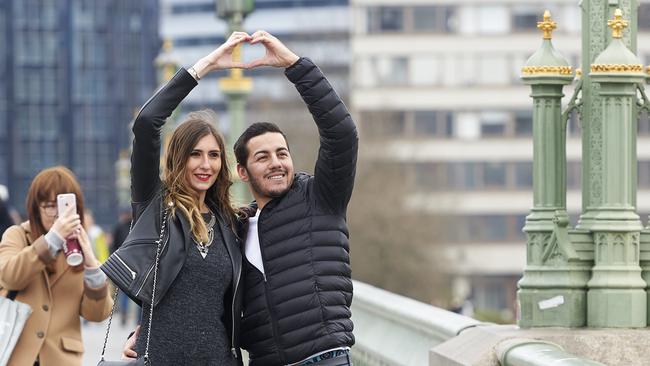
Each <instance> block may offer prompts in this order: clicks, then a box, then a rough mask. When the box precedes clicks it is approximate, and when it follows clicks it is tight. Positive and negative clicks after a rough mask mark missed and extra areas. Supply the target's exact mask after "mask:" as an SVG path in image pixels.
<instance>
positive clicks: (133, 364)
mask: <svg viewBox="0 0 650 366" xmlns="http://www.w3.org/2000/svg"><path fill="white" fill-rule="evenodd" d="M167 213H168V209H165V210H164V211H163V219H162V224H161V227H160V237H159V238H158V241H156V264H155V265H154V270H153V289H152V290H151V307H150V308H149V326H148V327H147V346H146V347H145V351H144V356H142V357H138V358H137V359H135V360H125V361H106V360H105V359H104V354H105V353H106V344H107V343H108V334H109V333H110V330H111V322H112V321H113V313H115V306H116V304H117V293H118V292H119V291H120V289H119V288H118V287H117V286H116V287H115V293H114V294H113V308H112V309H111V316H110V317H109V318H108V325H107V326H106V337H105V338H104V347H103V348H102V358H101V359H100V360H99V362H98V363H97V366H151V362H150V360H149V340H150V339H151V321H152V320H153V305H154V298H155V295H156V279H157V277H158V261H159V260H160V248H161V246H162V242H163V235H164V234H165V224H166V223H167Z"/></svg>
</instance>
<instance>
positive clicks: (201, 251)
mask: <svg viewBox="0 0 650 366" xmlns="http://www.w3.org/2000/svg"><path fill="white" fill-rule="evenodd" d="M196 249H198V250H199V254H201V257H203V259H205V257H207V255H208V248H203V247H201V246H199V245H197V246H196Z"/></svg>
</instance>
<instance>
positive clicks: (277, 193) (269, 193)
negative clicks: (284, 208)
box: [246, 170, 291, 198]
mask: <svg viewBox="0 0 650 366" xmlns="http://www.w3.org/2000/svg"><path fill="white" fill-rule="evenodd" d="M246 172H247V173H248V176H249V177H251V179H250V181H249V182H250V185H251V188H252V189H253V192H255V193H257V194H258V195H259V196H264V197H269V198H278V197H282V196H283V195H284V194H285V193H287V192H288V191H289V188H291V184H287V187H286V188H284V189H276V190H266V191H265V190H264V188H263V187H262V182H261V180H264V179H266V178H263V177H262V178H261V179H259V180H258V179H256V178H253V176H252V175H251V174H250V172H249V171H248V170H246ZM285 174H287V173H286V172H285Z"/></svg>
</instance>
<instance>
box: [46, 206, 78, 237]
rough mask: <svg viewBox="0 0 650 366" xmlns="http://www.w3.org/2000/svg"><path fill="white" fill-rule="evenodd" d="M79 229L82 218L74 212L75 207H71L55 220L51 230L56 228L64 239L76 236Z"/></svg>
mask: <svg viewBox="0 0 650 366" xmlns="http://www.w3.org/2000/svg"><path fill="white" fill-rule="evenodd" d="M79 229H81V218H80V217H79V215H78V214H77V213H76V212H74V207H70V208H68V210H67V211H66V212H64V214H63V215H61V216H59V217H58V218H57V219H56V220H55V221H54V224H52V228H51V229H50V230H54V231H55V232H56V233H57V234H59V236H60V237H61V238H62V239H63V240H66V239H68V238H75V237H76V236H77V233H78V232H79Z"/></svg>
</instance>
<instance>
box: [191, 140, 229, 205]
mask: <svg viewBox="0 0 650 366" xmlns="http://www.w3.org/2000/svg"><path fill="white" fill-rule="evenodd" d="M223 153H224V152H223V151H221V148H220V147H219V144H218V143H217V139H216V138H215V137H214V136H213V135H211V134H210V135H205V136H204V137H202V138H201V139H200V140H199V142H198V144H196V146H194V149H192V152H191V153H190V157H189V158H188V159H187V163H186V165H185V179H186V180H187V183H188V185H189V186H190V187H191V188H192V189H193V190H194V191H196V193H198V194H199V196H200V197H201V198H204V197H205V192H206V191H207V190H208V189H209V188H210V187H212V185H213V184H214V182H215V181H216V180H217V176H218V175H219V171H220V170H221V154H223Z"/></svg>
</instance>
